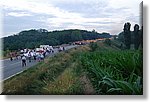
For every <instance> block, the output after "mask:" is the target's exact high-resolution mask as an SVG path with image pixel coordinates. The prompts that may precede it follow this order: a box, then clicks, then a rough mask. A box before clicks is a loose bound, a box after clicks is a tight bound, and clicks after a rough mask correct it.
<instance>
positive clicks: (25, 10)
mask: <svg viewBox="0 0 150 102" xmlns="http://www.w3.org/2000/svg"><path fill="white" fill-rule="evenodd" d="M141 1H142V0H1V4H0V6H1V8H2V14H3V20H2V21H3V22H2V24H3V34H4V35H1V36H8V35H12V34H16V33H19V32H20V31H22V30H29V29H39V28H45V29H47V30H49V31H53V30H63V29H85V30H89V31H91V30H93V29H95V30H96V31H97V32H109V33H111V34H118V33H119V32H121V31H122V29H123V25H124V23H125V22H130V23H131V24H132V26H131V30H132V29H133V26H134V24H136V23H137V24H139V14H140V13H139V4H140V2H141Z"/></svg>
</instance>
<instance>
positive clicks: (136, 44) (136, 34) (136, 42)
mask: <svg viewBox="0 0 150 102" xmlns="http://www.w3.org/2000/svg"><path fill="white" fill-rule="evenodd" d="M133 34H134V48H135V49H136V50H137V49H138V48H139V45H140V30H139V25H138V24H135V26H134V31H133Z"/></svg>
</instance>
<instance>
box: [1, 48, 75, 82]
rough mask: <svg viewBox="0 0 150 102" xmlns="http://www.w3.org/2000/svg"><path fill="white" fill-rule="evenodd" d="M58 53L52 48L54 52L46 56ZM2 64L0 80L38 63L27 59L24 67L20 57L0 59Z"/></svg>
mask: <svg viewBox="0 0 150 102" xmlns="http://www.w3.org/2000/svg"><path fill="white" fill-rule="evenodd" d="M74 47H76V46H75V45H69V46H66V47H65V50H68V49H71V48H74ZM57 53H58V49H57V48H56V49H54V53H51V54H49V55H48V56H47V57H51V56H53V55H55V54H57ZM1 62H2V65H1V66H0V72H2V73H1V74H0V77H1V81H3V80H6V79H9V78H10V77H12V76H15V75H16V74H19V73H21V72H23V71H24V70H25V69H28V68H30V67H31V66H34V65H36V64H37V63H38V61H34V60H32V61H31V62H29V61H28V60H27V66H26V67H22V63H21V59H18V60H17V59H14V60H12V61H10V59H5V60H1Z"/></svg>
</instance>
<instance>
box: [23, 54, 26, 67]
mask: <svg viewBox="0 0 150 102" xmlns="http://www.w3.org/2000/svg"><path fill="white" fill-rule="evenodd" d="M24 66H26V57H25V55H23V56H22V67H24Z"/></svg>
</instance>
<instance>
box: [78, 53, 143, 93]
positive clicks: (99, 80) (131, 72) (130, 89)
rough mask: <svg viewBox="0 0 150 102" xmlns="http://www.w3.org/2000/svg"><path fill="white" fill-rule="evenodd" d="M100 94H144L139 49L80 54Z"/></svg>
mask: <svg viewBox="0 0 150 102" xmlns="http://www.w3.org/2000/svg"><path fill="white" fill-rule="evenodd" d="M80 60H81V61H82V65H83V67H84V69H86V71H87V72H88V75H89V76H90V79H91V81H92V83H93V86H94V87H95V89H96V91H97V93H98V94H126V95H128V94H131V95H132V94H134V95H135V94H142V93H143V92H142V90H143V86H142V81H143V78H142V74H143V73H142V71H143V69H142V60H141V54H140V52H139V51H134V52H133V51H99V52H98V51H97V52H92V53H83V54H81V56H80Z"/></svg>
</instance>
